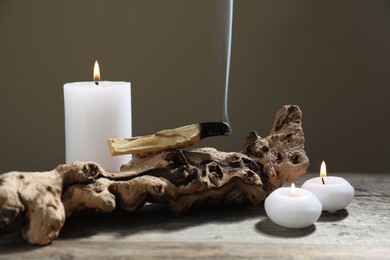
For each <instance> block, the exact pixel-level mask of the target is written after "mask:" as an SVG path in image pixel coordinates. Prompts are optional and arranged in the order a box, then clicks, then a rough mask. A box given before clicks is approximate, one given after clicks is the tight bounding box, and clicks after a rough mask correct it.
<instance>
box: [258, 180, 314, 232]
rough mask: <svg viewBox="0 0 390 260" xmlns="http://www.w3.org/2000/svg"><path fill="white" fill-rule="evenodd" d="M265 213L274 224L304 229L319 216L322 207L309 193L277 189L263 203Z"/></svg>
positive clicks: (286, 188) (291, 189) (292, 189)
mask: <svg viewBox="0 0 390 260" xmlns="http://www.w3.org/2000/svg"><path fill="white" fill-rule="evenodd" d="M264 208H265V212H266V213H267V215H268V217H269V218H270V219H271V220H272V221H273V222H274V223H275V224H278V225H280V226H283V227H287V228H304V227H308V226H310V225H312V224H313V223H314V222H316V221H317V220H318V218H319V217H320V215H321V211H322V207H321V203H320V202H319V201H318V199H317V198H316V197H315V196H314V195H313V193H311V192H310V191H307V190H304V189H299V188H295V185H294V184H292V185H291V188H288V187H285V188H279V189H277V190H275V191H273V192H272V193H271V194H270V195H269V196H268V197H267V198H266V200H265V202H264Z"/></svg>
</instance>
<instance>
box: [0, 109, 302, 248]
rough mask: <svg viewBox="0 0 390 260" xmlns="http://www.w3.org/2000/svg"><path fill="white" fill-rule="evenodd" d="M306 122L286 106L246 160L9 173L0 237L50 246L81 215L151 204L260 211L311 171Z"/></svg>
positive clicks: (3, 185)
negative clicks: (18, 235)
mask: <svg viewBox="0 0 390 260" xmlns="http://www.w3.org/2000/svg"><path fill="white" fill-rule="evenodd" d="M301 116H302V114H301V111H300V109H299V108H298V107H296V106H284V107H282V108H281V109H280V110H279V111H278V112H277V114H276V118H275V122H274V125H273V128H272V131H271V133H270V135H269V136H268V137H265V138H261V137H259V136H258V135H257V134H256V133H255V132H251V133H250V134H249V136H248V137H247V140H246V143H245V145H244V149H243V151H242V152H240V153H236V152H231V153H225V152H220V151H217V150H215V149H214V148H200V149H193V150H190V151H183V150H172V151H164V152H160V153H155V154H138V155H135V156H134V158H133V160H132V161H130V162H129V163H128V164H126V165H124V166H123V167H122V169H121V172H119V173H111V172H107V171H105V170H104V169H103V168H102V167H100V166H99V165H97V164H96V163H93V162H74V163H73V164H71V165H59V166H58V167H57V168H55V169H54V170H52V171H49V172H37V173H25V172H10V173H5V174H2V175H1V176H0V234H5V233H8V232H12V231H14V230H15V229H18V228H22V233H23V237H24V238H25V239H26V240H27V241H28V242H29V243H32V244H40V245H45V244H48V243H50V242H51V241H53V240H54V239H55V238H56V237H57V236H58V235H59V232H60V230H61V228H62V226H63V224H64V221H65V218H66V217H69V216H70V215H71V214H72V213H73V212H76V211H82V210H90V209H98V210H101V211H104V212H112V211H114V210H124V211H129V212H132V211H135V210H137V209H139V208H141V207H142V206H143V205H144V204H145V203H146V202H152V203H163V204H166V205H167V206H168V207H169V208H170V209H171V210H172V212H173V213H174V214H176V215H180V214H182V213H184V212H185V211H186V210H187V209H188V208H190V207H193V206H196V205H202V204H212V203H224V204H242V203H250V204H252V205H257V204H259V203H260V202H261V201H263V200H264V198H265V197H266V196H267V195H268V194H269V193H270V192H272V191H273V190H274V189H276V188H278V187H280V186H281V185H282V184H283V183H284V182H285V181H293V180H294V179H296V178H297V177H298V176H300V175H302V174H303V173H304V172H305V171H306V169H307V167H308V163H309V161H308V158H307V157H306V154H305V151H304V135H303V131H302V126H301Z"/></svg>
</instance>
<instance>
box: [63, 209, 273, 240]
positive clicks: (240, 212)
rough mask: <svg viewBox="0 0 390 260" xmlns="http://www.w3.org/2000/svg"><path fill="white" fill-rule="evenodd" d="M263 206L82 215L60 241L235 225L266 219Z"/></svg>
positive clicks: (68, 224) (66, 228) (69, 221)
mask: <svg viewBox="0 0 390 260" xmlns="http://www.w3.org/2000/svg"><path fill="white" fill-rule="evenodd" d="M264 216H265V211H264V207H263V204H261V205H259V206H258V207H250V206H239V207H232V206H221V205H216V206H205V207H199V208H196V209H191V210H189V211H188V212H187V213H186V214H185V215H183V216H180V217H176V216H173V215H172V213H171V212H170V211H169V209H168V208H167V207H165V206H162V205H155V204H149V205H145V206H144V207H143V208H142V209H141V210H139V211H137V212H133V213H124V212H117V213H113V214H109V213H101V212H89V213H79V214H76V215H74V216H72V217H71V218H69V219H67V220H66V223H65V225H64V227H63V229H62V230H61V234H60V237H59V239H62V240H66V239H74V238H82V237H89V236H92V235H94V234H97V233H104V232H109V233H110V235H112V236H114V237H115V236H116V237H127V236H132V235H136V234H137V233H141V232H146V231H158V232H171V231H177V230H181V229H186V228H190V227H194V226H200V225H204V224H209V223H234V222H240V221H243V220H245V219H251V218H259V217H264Z"/></svg>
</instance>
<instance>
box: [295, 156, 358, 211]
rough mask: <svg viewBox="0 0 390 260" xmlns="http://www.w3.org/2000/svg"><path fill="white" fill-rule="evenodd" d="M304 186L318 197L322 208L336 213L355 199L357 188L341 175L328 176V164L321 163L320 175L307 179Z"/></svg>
mask: <svg viewBox="0 0 390 260" xmlns="http://www.w3.org/2000/svg"><path fill="white" fill-rule="evenodd" d="M302 188H303V189H305V190H309V191H311V192H312V193H314V195H315V196H316V197H317V198H318V200H319V201H320V202H321V204H322V209H323V210H324V211H328V212H330V213H334V212H336V211H338V210H340V209H343V208H345V207H346V206H347V205H348V204H349V203H350V202H351V201H352V199H353V196H354V193H355V190H354V188H353V187H352V186H351V184H349V182H348V181H346V180H345V179H343V178H341V177H335V176H326V164H325V162H324V161H323V162H322V164H321V170H320V177H317V178H313V179H310V180H307V181H306V182H305V183H304V184H303V185H302Z"/></svg>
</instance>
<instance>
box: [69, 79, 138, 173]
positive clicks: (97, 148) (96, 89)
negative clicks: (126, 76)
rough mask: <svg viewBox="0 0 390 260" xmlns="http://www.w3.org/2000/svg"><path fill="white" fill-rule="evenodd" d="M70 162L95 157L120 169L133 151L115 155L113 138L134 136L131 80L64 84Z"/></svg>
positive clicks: (113, 167) (110, 166) (111, 166)
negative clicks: (110, 145) (111, 152)
mask: <svg viewBox="0 0 390 260" xmlns="http://www.w3.org/2000/svg"><path fill="white" fill-rule="evenodd" d="M64 104H65V139H66V141H65V142H66V163H67V164H70V163H72V162H73V161H94V162H96V163H98V164H100V165H101V166H102V167H103V168H104V169H106V170H109V171H119V169H120V166H121V165H122V164H124V163H128V162H129V160H130V159H131V155H121V156H111V154H110V152H109V148H108V145H107V141H108V139H109V138H116V137H124V136H126V137H127V136H131V134H132V133H131V130H132V125H131V120H132V119H131V85H130V82H112V81H99V82H98V85H97V84H96V82H92V81H91V82H74V83H67V84H65V85H64Z"/></svg>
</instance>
